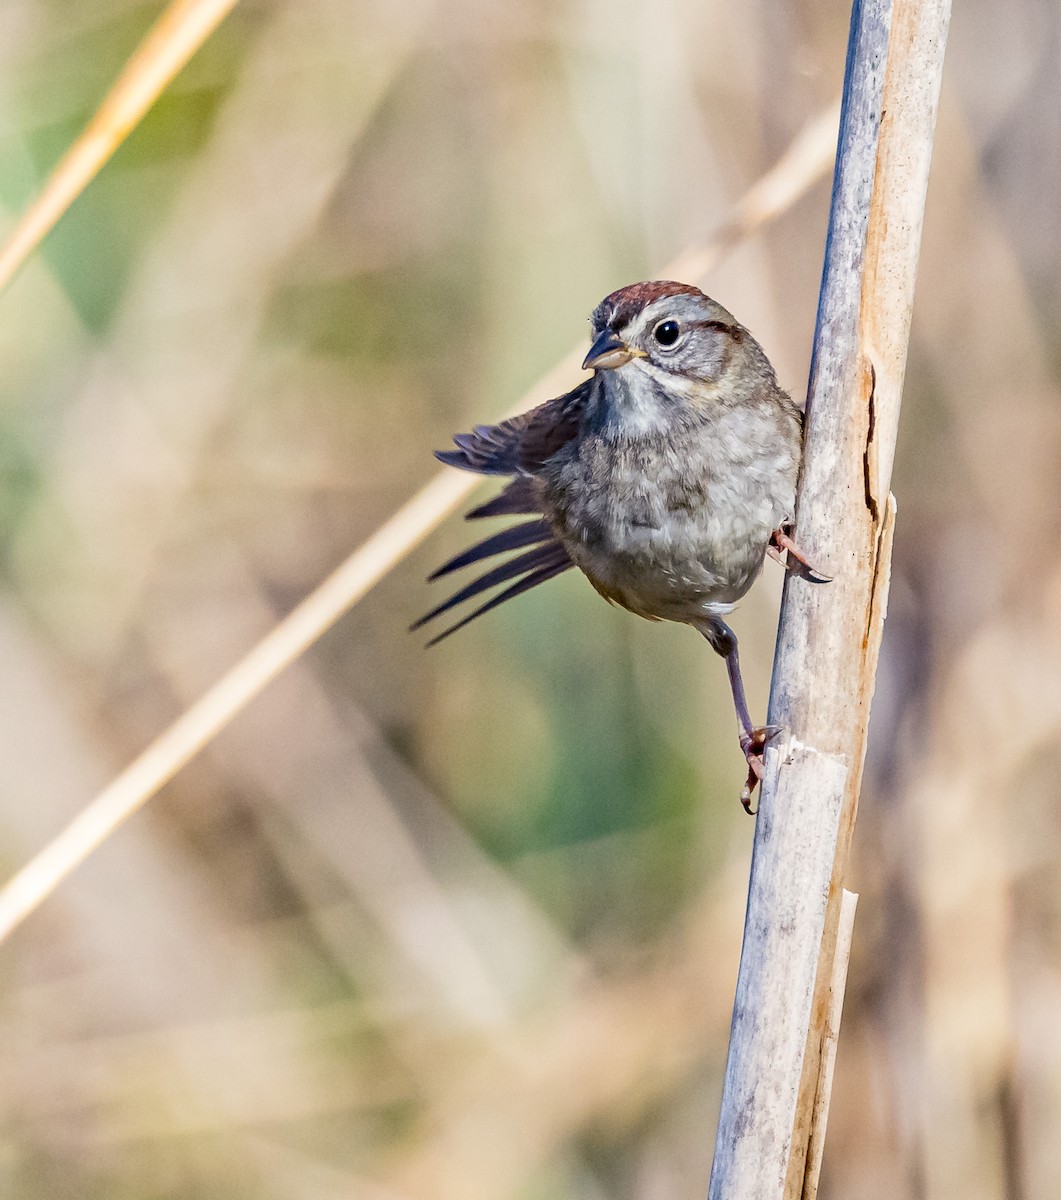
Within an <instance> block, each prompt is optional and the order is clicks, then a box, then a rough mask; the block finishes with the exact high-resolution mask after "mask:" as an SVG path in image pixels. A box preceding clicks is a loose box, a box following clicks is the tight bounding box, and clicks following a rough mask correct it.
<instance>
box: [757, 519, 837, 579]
mask: <svg viewBox="0 0 1061 1200" xmlns="http://www.w3.org/2000/svg"><path fill="white" fill-rule="evenodd" d="M791 528H792V526H791V525H782V526H781V527H780V528H779V529H775V530H774V532H773V533H772V534H771V535H770V541H769V542H768V543H767V547H766V552H767V554H769V555H770V557H771V558H772V559H774V560H775V561H777V562H779V563H780V564H781V565H782V566H783V567H784V568H785V570H786V571H794V572H796V573H797V574H799V575H802V576H803V578H804V579H806V580H808V582H810V583H829V582H831V580H832V576H831V575H826V574H825V572H824V571H821V570H819V569H818V568H817V567H816V566H815V565H814V564H813V563H812V562H811V561H810V559H808V558H807V555H806V554H805V553H804V552H803V551H802V550H801V549H800V548H799V546H798V545H797V544H796V543H795V542H794V541H793V540H792V538H791V537H790V536H789V533H788V530H789V529H791ZM782 554H784V555H785V557H784V558H782V557H781V555H782ZM797 563H798V564H799V565H798V566H797V565H796V564H797Z"/></svg>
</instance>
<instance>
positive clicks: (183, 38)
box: [0, 0, 238, 290]
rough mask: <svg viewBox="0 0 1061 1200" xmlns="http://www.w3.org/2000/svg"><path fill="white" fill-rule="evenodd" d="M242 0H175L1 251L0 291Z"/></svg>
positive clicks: (157, 22) (153, 27) (135, 54)
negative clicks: (239, 0)
mask: <svg viewBox="0 0 1061 1200" xmlns="http://www.w3.org/2000/svg"><path fill="white" fill-rule="evenodd" d="M237 3H238V0H174V2H173V3H172V4H171V5H170V6H169V8H167V9H166V11H165V12H164V13H163V14H162V16H161V17H159V19H158V20H157V21H156V22H155V24H154V25H153V26H152V27H151V29H150V30H149V32H148V34H147V36H146V37H145V38H144V40H143V41H142V42H141V43H140V45H139V46H138V47H137V49H136V51H135V53H134V54H133V56H132V58H130V59H129V61H128V62H127V63H126V64H125V67H124V69H123V70H122V73H121V74H120V75H119V76H118V78H117V80H116V81H115V83H114V86H113V87H112V88H111V90H110V91H109V92H108V93H107V96H106V98H105V99H104V101H103V103H102V104H101V105H100V106H99V108H98V109H97V110H96V113H95V115H94V116H93V117H92V120H91V121H90V122H89V123H88V125H87V126H86V127H85V131H84V132H83V133H82V134H81V136H80V137H79V138H78V139H77V141H76V142H74V144H73V145H72V146H71V147H70V149H69V150H67V152H66V154H64V155H63V157H62V159H61V160H60V161H59V163H58V165H57V166H56V168H55V170H54V171H53V172H52V174H51V175H50V176H49V178H48V182H47V183H46V184H45V185H44V188H43V190H42V191H41V193H40V195H39V196H38V197H37V199H36V200H34V202H33V203H32V204H31V205H30V207H29V208H28V209H27V210H26V212H25V213H24V214H23V216H22V219H21V220H20V221H19V223H18V224H17V225H16V226H15V228H14V229H13V230H12V232H11V235H10V237H9V238H8V239H7V241H6V242H5V244H4V246H3V249H2V250H0V290H2V289H3V288H5V287H7V285H8V284H9V283H10V282H11V280H12V279H13V278H14V277H15V275H16V274H17V272H18V271H19V269H20V268H21V267H22V265H23V264H24V263H25V261H26V259H27V258H29V256H30V255H31V254H32V253H33V251H34V250H35V249H36V248H37V247H38V246H39V245H40V243H41V242H42V241H43V240H44V238H45V237H46V236H47V235H48V233H49V232H50V231H51V229H52V228H53V227H54V226H55V224H56V222H57V221H58V220H59V218H60V217H61V216H62V215H63V214H64V213H65V212H66V210H67V209H68V208H69V207H70V205H71V204H73V202H74V201H75V200H76V199H77V198H78V196H80V195H81V193H82V192H83V191H84V190H85V188H86V187H88V185H89V184H90V183H91V182H92V180H93V179H94V178H95V177H96V175H97V174H98V172H99V171H100V169H101V168H102V167H103V165H104V164H105V163H106V162H107V160H108V159H109V158H110V157H111V155H112V154H113V153H114V152H115V150H117V149H118V147H119V146H120V145H121V144H122V142H124V141H125V139H126V138H127V137H128V136H129V134H130V133H132V131H133V130H134V129H135V128H136V126H137V125H138V124H139V123H140V121H141V120H142V119H143V116H144V114H145V113H146V112H147V110H148V109H149V108H150V107H151V105H152V104H154V103H155V101H156V100H157V99H158V98H159V96H160V95H161V94H162V92H164V91H165V89H166V88H167V87H168V86H169V85H170V83H171V82H172V81H173V79H174V77H175V76H176V75H178V74H179V73H180V72H181V71H182V70H183V69H184V67H185V65H186V64H187V62H188V60H189V59H190V58H191V57H192V55H193V54H195V52H196V51H197V50H198V49H199V47H200V46H201V45H202V44H203V42H205V41H206V39H207V38H208V37H209V36H210V35H211V34H212V33H213V32H214V30H215V29H216V28H217V27H218V25H220V24H221V22H222V21H223V20H224V19H225V17H227V16H228V14H229V13H230V12H231V11H232V10H233V9H234V8H235V7H236V4H237Z"/></svg>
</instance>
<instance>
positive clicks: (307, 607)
mask: <svg viewBox="0 0 1061 1200" xmlns="http://www.w3.org/2000/svg"><path fill="white" fill-rule="evenodd" d="M835 127H836V126H835V107H834V106H830V107H829V108H828V109H826V110H824V111H823V112H821V113H819V114H817V115H816V116H815V117H814V118H813V119H812V120H811V121H810V122H808V124H807V125H806V127H805V128H804V129H803V131H802V132H801V133H800V134H798V135H797V137H796V138H795V139H794V141H793V142H792V144H791V146H790V147H789V148H788V150H787V151H786V152H785V154H784V155H783V156H782V157H781V158H780V159H779V160H778V162H777V163H776V164H775V165H774V167H773V168H771V170H770V171H768V172H767V173H766V174H765V175H764V176H762V178H760V179H759V180H758V181H757V182H756V183H755V184H754V185H753V186H752V187H751V188H750V189H749V190H748V192H746V193H745V195H744V196H743V197H742V198H741V200H740V201H738V203H737V204H736V205H735V207H734V209H733V211H732V213H731V214H730V216H729V218H728V220H727V221H726V222H725V223H724V224H723V225H722V226H721V227H720V229H719V231H718V232H717V233H716V234H715V236H714V237H713V238H711V239H710V240H709V241H708V242H707V243H706V245H705V246H703V247H699V248H693V249H690V250H689V251H687V252H686V253H684V254H682V255H681V256H680V257H679V258H677V259H675V260H674V261H673V262H671V263H669V264H668V265H667V266H666V267H664V268H663V273H664V274H667V275H672V276H676V277H678V278H700V277H702V276H703V275H704V274H706V273H707V272H708V271H709V270H711V268H712V267H714V266H715V264H716V263H717V262H718V261H719V259H720V258H721V257H722V256H723V254H724V253H725V252H726V251H728V250H730V249H732V248H733V246H735V245H736V244H738V243H739V242H740V241H741V240H743V239H745V238H747V237H749V236H750V235H751V234H753V233H754V232H755V231H756V230H758V229H760V228H761V227H762V226H763V225H764V224H766V223H767V222H768V221H770V220H773V219H774V218H776V217H778V216H780V215H781V213H783V212H784V211H785V210H786V209H788V208H789V207H791V205H792V204H793V203H795V201H796V200H797V199H799V197H800V196H802V195H803V194H804V193H805V192H806V191H807V190H808V189H809V188H810V187H811V186H812V185H813V184H814V183H815V182H816V181H817V180H818V179H820V178H821V177H822V176H823V175H824V174H825V172H826V171H827V170H828V167H829V164H830V162H831V161H832V155H833V145H834V137H835V132H834V131H835ZM583 353H584V348H583V347H579V348H576V349H573V350H572V351H571V353H570V354H568V355H567V356H565V357H564V358H563V359H562V360H561V362H560V363H559V364H558V365H557V366H556V367H555V368H553V370H551V371H549V372H548V373H547V374H546V375H545V376H544V377H543V378H542V379H541V380H539V382H538V383H537V384H536V385H535V386H534V387H532V388H531V389H530V391H529V392H527V393H526V394H525V395H524V396H523V397H522V398H521V400H520V402H519V404H518V406H516V409H514V411H522V410H523V409H525V408H529V407H531V406H532V405H535V404H539V403H541V402H542V401H544V400H547V399H549V398H550V397H551V396H556V395H558V394H560V393H561V392H563V391H566V390H567V389H568V388H569V387H571V386H572V384H573V381H574V380H575V378H576V377H577V373H578V365H579V362H580V360H581V358H582V355H583ZM478 482H479V480H478V479H477V477H475V476H472V475H465V474H457V473H455V472H452V471H446V472H442V473H440V474H438V475H436V476H435V477H434V478H433V479H432V480H431V481H430V482H429V483H427V484H426V485H425V486H424V487H423V488H422V489H421V490H420V491H419V492H417V493H416V495H415V496H413V497H412V498H411V499H410V500H409V501H407V502H406V504H404V505H403V506H402V507H401V508H400V509H399V510H398V511H397V512H396V513H395V514H394V515H393V516H392V517H391V518H390V519H389V520H387V521H385V522H384V524H383V525H381V526H380V527H379V529H377V530H376V532H375V533H373V534H372V536H371V537H370V538H369V539H368V540H367V541H366V542H364V543H363V544H362V545H361V546H359V547H358V549H356V550H355V551H354V552H353V553H352V554H351V555H350V557H349V558H347V559H346V561H345V562H344V563H342V564H341V565H340V566H339V567H338V568H337V569H336V571H335V572H334V573H333V574H332V575H330V576H329V577H328V578H327V579H326V580H325V581H324V582H323V583H322V584H321V585H320V586H319V587H318V588H317V589H316V590H315V591H314V592H312V593H311V594H310V595H309V596H307V597H306V598H305V599H304V600H303V601H302V602H301V603H300V604H299V605H298V606H297V607H296V608H295V609H294V610H293V611H292V612H291V613H289V614H288V616H286V617H285V618H284V619H283V620H282V621H281V622H280V623H279V624H278V625H276V627H275V628H274V629H273V630H271V632H270V633H268V634H267V635H266V636H265V638H263V639H262V640H261V641H260V642H259V643H258V644H257V645H256V646H255V647H254V648H253V649H252V650H250V652H249V653H248V654H247V655H246V656H245V657H244V658H242V659H241V660H240V661H239V662H238V663H236V664H235V666H233V667H232V668H230V670H229V671H228V672H226V674H225V675H223V676H222V677H221V679H219V680H218V682H217V683H216V684H214V686H213V687H211V688H210V689H209V690H208V691H207V692H206V693H205V694H204V695H203V696H202V697H200V699H199V700H197V701H196V702H195V703H194V704H192V705H191V706H190V707H189V708H188V709H186V710H185V711H184V713H183V714H182V715H181V716H180V717H179V718H178V719H177V720H176V721H175V722H174V723H173V724H172V725H171V726H170V727H169V728H168V729H167V730H166V731H165V732H164V733H162V734H161V735H160V736H159V737H158V738H157V739H156V740H155V741H154V742H152V743H151V745H150V746H148V747H147V749H146V750H145V751H144V752H143V753H142V754H141V755H140V756H139V757H138V758H136V759H135V760H134V761H133V762H132V763H131V764H130V765H129V766H128V767H127V768H126V769H125V770H124V771H123V772H122V773H121V774H120V775H118V776H117V777H116V778H115V779H114V780H113V781H112V782H111V783H110V784H109V785H108V786H107V787H106V788H104V790H103V791H102V792H100V793H99V795H98V796H96V798H95V799H94V800H92V801H91V802H90V803H89V804H88V805H87V806H86V807H85V808H83V809H82V810H81V812H80V813H79V814H78V815H77V816H76V817H74V819H73V820H72V821H71V822H70V823H69V824H68V825H67V826H66V827H65V828H64V829H63V830H61V831H60V833H59V834H58V835H57V836H56V837H55V838H54V839H53V840H52V841H51V842H50V843H49V844H48V845H47V846H46V847H45V848H44V849H43V850H42V851H40V853H39V854H37V855H36V856H35V857H34V858H33V859H31V860H30V862H29V863H27V864H26V866H24V867H23V868H22V869H21V870H20V871H19V872H18V873H17V874H16V875H14V876H13V877H12V879H11V880H10V881H9V882H8V883H7V884H6V885H5V886H4V888H3V889H2V890H0V940H3V939H4V938H5V937H7V935H8V934H9V933H11V931H12V930H13V929H15V928H16V927H17V926H18V925H19V924H20V923H21V922H22V921H23V920H24V919H25V918H26V917H27V916H28V915H29V914H30V913H31V912H33V910H34V909H35V908H37V907H38V905H39V904H40V903H41V902H42V901H43V900H44V899H45V898H46V897H47V896H48V895H49V894H50V893H51V892H52V891H54V890H55V888H56V887H57V886H58V885H59V883H61V882H62V880H63V879H65V878H66V876H67V875H69V874H70V872H71V871H73V870H74V869H75V868H76V867H77V866H78V865H79V864H80V863H82V862H83V861H84V860H85V859H86V858H87V857H88V856H89V855H90V854H91V853H92V851H93V850H94V849H96V847H97V846H99V845H100V844H101V843H102V842H103V841H105V840H106V839H107V838H108V837H109V836H110V835H111V834H112V833H113V832H114V831H115V830H116V829H117V828H118V827H119V826H120V825H121V824H122V823H123V822H124V821H126V820H128V818H129V817H131V816H132V815H133V813H135V812H136V811H137V810H138V809H139V808H140V807H141V806H142V805H143V804H145V803H146V802H147V800H149V799H150V798H151V797H152V796H153V795H154V794H155V793H156V792H157V791H158V790H159V789H160V788H161V787H162V786H163V785H164V784H165V783H167V782H168V781H169V780H170V779H172V778H173V776H174V775H175V774H176V773H177V772H178V771H179V770H180V769H181V768H182V767H183V766H184V765H185V764H186V763H187V762H188V761H189V760H190V759H192V758H193V757H194V756H195V755H196V754H198V753H199V751H200V750H202V749H203V747H204V746H206V745H208V744H209V743H210V742H211V741H213V739H214V738H215V737H217V735H218V734H219V733H220V732H221V730H222V729H224V728H225V726H226V725H227V724H228V723H229V722H230V721H231V720H232V719H233V717H235V716H236V714H237V713H239V712H240V711H241V710H242V709H243V708H244V707H246V705H247V704H248V703H250V701H251V700H253V699H254V697H255V696H257V695H258V693H259V692H261V691H262V690H263V688H265V687H266V685H267V684H268V683H269V682H270V681H271V680H272V679H274V678H275V677H276V676H277V675H278V674H279V673H280V672H281V671H282V670H283V669H284V668H285V667H287V666H288V665H289V664H290V663H292V662H294V661H295V659H296V658H298V657H299V655H301V654H302V653H303V652H304V651H305V650H306V649H307V648H308V647H309V646H311V645H312V644H313V643H314V642H315V641H316V640H317V639H318V638H319V637H320V636H321V635H322V634H323V633H324V632H325V631H326V630H327V629H329V628H330V627H331V626H332V625H334V624H335V622H336V621H338V620H339V618H340V617H342V616H343V615H344V614H345V613H346V612H347V611H348V610H349V609H350V608H351V607H352V606H353V605H354V604H356V603H357V601H358V600H360V599H361V597H362V596H364V595H365V593H366V592H367V591H369V589H370V588H372V587H373V586H374V585H375V584H377V583H378V582H379V581H380V580H381V579H382V578H383V577H384V576H385V575H386V574H387V573H388V571H390V570H392V569H393V568H394V567H395V566H396V565H397V564H398V563H399V562H401V561H402V559H404V558H405V557H406V555H408V554H409V553H410V552H411V551H412V550H413V549H414V548H415V547H416V546H417V545H419V543H420V542H421V541H422V540H423V539H424V538H425V537H426V536H427V535H428V534H429V533H430V532H431V531H432V530H433V529H434V528H435V527H436V526H437V525H438V524H439V523H440V522H441V521H442V520H443V519H444V518H445V517H446V516H447V515H448V514H449V513H451V512H452V511H453V510H454V509H455V508H456V507H457V506H458V505H459V504H460V503H461V501H462V500H464V499H465V498H466V497H467V496H468V495H469V494H470V493H471V492H472V491H473V490H474V488H475V487H476V486H477V484H478Z"/></svg>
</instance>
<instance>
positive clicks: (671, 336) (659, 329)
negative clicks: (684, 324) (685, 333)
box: [652, 321, 681, 346]
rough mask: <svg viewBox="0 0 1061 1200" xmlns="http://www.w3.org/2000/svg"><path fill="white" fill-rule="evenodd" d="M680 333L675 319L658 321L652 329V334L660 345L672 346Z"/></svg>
mask: <svg viewBox="0 0 1061 1200" xmlns="http://www.w3.org/2000/svg"><path fill="white" fill-rule="evenodd" d="M680 333H681V327H680V326H679V324H678V322H677V321H660V323H659V324H658V325H657V326H656V328H655V329H653V330H652V336H653V337H654V338H655V339H656V341H657V342H659V344H660V345H661V346H673V345H674V343H675V342H676V341H677V340H678V335H679V334H680Z"/></svg>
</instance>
